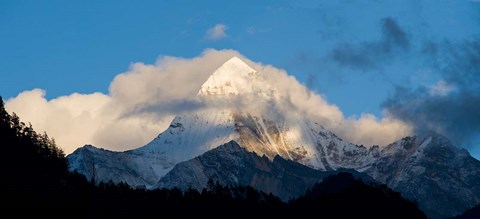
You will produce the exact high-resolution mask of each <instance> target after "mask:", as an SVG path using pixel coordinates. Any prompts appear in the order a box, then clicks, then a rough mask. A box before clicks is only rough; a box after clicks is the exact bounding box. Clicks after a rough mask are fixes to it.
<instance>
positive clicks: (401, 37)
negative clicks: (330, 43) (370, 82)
mask: <svg viewBox="0 0 480 219" xmlns="http://www.w3.org/2000/svg"><path fill="white" fill-rule="evenodd" d="M381 29H382V38H381V39H379V40H378V41H368V42H363V43H359V44H351V43H343V44H339V45H337V46H336V47H335V48H334V49H333V50H332V52H331V54H330V57H331V59H332V60H333V61H335V62H336V63H338V64H339V65H341V66H346V67H350V68H355V69H360V70H364V71H365V70H370V69H373V68H378V67H379V65H380V64H383V63H385V61H389V60H390V59H391V58H392V57H393V56H394V55H395V54H398V52H401V51H408V50H409V48H410V41H409V39H408V36H407V33H406V32H405V31H404V30H402V28H400V26H399V25H398V23H397V22H396V21H395V20H394V19H392V18H389V17H388V18H384V19H382V20H381Z"/></svg>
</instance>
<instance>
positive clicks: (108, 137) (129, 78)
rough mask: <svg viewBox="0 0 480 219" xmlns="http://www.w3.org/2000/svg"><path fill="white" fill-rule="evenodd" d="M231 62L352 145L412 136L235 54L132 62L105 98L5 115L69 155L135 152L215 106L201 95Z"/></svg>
mask: <svg viewBox="0 0 480 219" xmlns="http://www.w3.org/2000/svg"><path fill="white" fill-rule="evenodd" d="M233 56H237V57H240V58H241V59H243V60H244V61H246V62H247V63H248V64H249V65H250V66H251V67H252V68H254V69H256V70H258V71H259V72H261V73H262V74H263V75H265V77H266V78H267V79H268V80H271V81H273V86H275V87H276V89H277V90H278V91H279V93H280V95H282V96H283V97H285V98H286V99H287V100H288V102H289V107H294V108H295V110H298V111H299V112H301V113H302V114H304V115H306V116H308V117H309V118H312V119H313V120H315V121H317V122H319V123H320V124H322V125H323V126H324V127H326V128H327V129H329V130H331V131H333V132H334V133H336V134H337V135H339V136H340V137H342V138H344V139H346V140H349V141H352V142H353V143H357V144H364V145H367V146H368V145H373V144H377V145H385V144H388V143H391V142H392V141H394V140H397V139H398V138H401V137H403V136H405V135H408V134H410V133H411V131H412V128H411V127H410V126H409V125H407V124H406V123H404V122H402V121H401V120H399V119H395V118H394V117H392V116H391V115H390V114H389V113H386V114H385V115H384V117H383V118H376V117H375V116H373V115H371V114H363V115H361V116H360V117H358V118H355V117H348V118H346V117H345V116H344V115H343V113H342V111H341V110H340V109H339V108H338V107H337V106H336V105H334V104H331V103H329V102H328V101H327V100H326V99H325V98H324V97H323V96H322V95H320V94H316V93H313V92H311V91H309V90H308V89H307V88H306V87H305V86H304V85H302V84H301V83H300V82H298V81H297V80H296V79H295V78H294V77H292V76H289V75H288V74H287V72H285V71H284V70H281V69H278V68H275V67H273V66H270V65H264V64H261V63H255V62H253V61H251V60H248V59H247V58H246V57H243V56H242V55H241V54H240V53H239V52H237V51H234V50H220V51H218V50H212V49H208V50H205V51H204V52H203V53H202V54H201V55H200V56H198V57H194V58H191V59H185V58H178V57H170V56H165V57H161V58H159V59H158V61H157V62H156V63H155V64H144V63H134V64H132V65H131V67H130V69H129V70H128V71H126V72H124V73H121V74H119V75H117V76H116V77H115V78H114V79H113V81H112V82H111V84H110V87H109V93H108V94H102V93H93V94H78V93H74V94H71V95H68V96H62V97H57V98H54V99H52V100H47V99H45V91H43V90H40V89H34V90H30V91H25V92H22V93H21V94H19V95H18V96H17V97H15V98H11V99H9V100H7V102H6V108H7V110H8V111H9V112H15V113H17V114H18V115H19V116H20V117H21V118H22V120H24V121H29V122H31V123H32V125H33V126H34V128H35V129H36V130H38V131H46V132H48V134H49V135H51V136H53V137H54V138H55V139H56V141H57V143H58V144H59V145H60V146H61V147H62V148H63V149H64V150H65V152H66V153H71V152H72V151H73V150H75V149H76V148H77V147H80V146H82V145H84V144H92V145H96V146H99V147H103V148H107V149H110V150H116V151H122V150H127V149H132V148H136V147H139V146H142V145H144V144H146V143H147V142H149V141H150V140H152V139H153V138H154V137H155V136H156V135H158V134H159V133H160V132H161V131H163V130H165V129H166V128H167V127H168V125H169V123H170V122H171V120H172V118H173V116H174V115H175V114H182V113H191V112H193V111H195V110H200V109H202V108H205V107H215V106H209V105H208V104H205V103H202V102H199V101H198V99H196V94H197V92H198V91H199V89H200V87H201V85H202V84H203V83H204V82H205V81H206V80H207V78H208V77H209V76H210V75H211V74H212V73H213V72H214V71H215V70H216V69H217V68H218V67H219V66H221V64H223V63H224V62H225V61H226V60H228V59H230V58H231V57H233ZM243 101H244V102H246V103H249V104H252V102H254V101H251V100H249V99H246V98H245V99H244V100H243ZM278 107H279V109H280V108H281V107H282V106H278ZM252 108H255V107H252ZM290 109H291V108H289V110H290Z"/></svg>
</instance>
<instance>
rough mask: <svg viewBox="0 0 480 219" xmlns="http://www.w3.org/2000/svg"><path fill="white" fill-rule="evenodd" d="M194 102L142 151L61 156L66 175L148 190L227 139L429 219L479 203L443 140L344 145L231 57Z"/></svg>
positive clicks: (470, 178) (475, 183) (474, 181)
mask: <svg viewBox="0 0 480 219" xmlns="http://www.w3.org/2000/svg"><path fill="white" fill-rule="evenodd" d="M196 98H197V99H198V101H200V102H202V103H204V105H205V106H206V107H204V108H201V109H198V110H196V111H195V112H191V113H188V114H185V115H178V116H176V117H175V118H174V119H173V121H172V122H171V124H170V126H169V127H168V128H167V130H165V131H164V132H162V133H160V134H159V135H158V136H157V137H156V138H155V139H153V140H152V141H151V142H150V143H148V144H146V145H145V146H143V147H140V148H138V149H134V150H130V151H125V152H112V151H108V150H103V149H98V148H95V147H92V146H85V147H82V148H79V149H77V150H76V151H75V152H74V153H72V154H70V155H69V156H68V157H67V159H68V161H69V163H70V170H71V171H77V172H79V173H81V174H84V175H85V176H87V178H88V179H91V180H94V181H95V182H101V181H103V182H107V181H113V182H117V183H118V182H126V183H128V184H129V185H131V186H134V187H137V186H140V187H146V188H153V187H154V186H155V185H157V183H159V181H160V180H161V179H162V177H164V176H166V174H167V173H169V171H171V170H172V169H173V168H174V167H175V165H177V164H179V163H181V162H184V161H188V160H191V159H193V158H195V157H198V156H200V155H202V154H204V153H205V152H207V151H210V150H212V149H214V148H216V147H218V146H220V145H223V144H225V143H227V142H230V141H235V142H237V143H238V144H239V145H240V146H242V147H243V148H244V149H246V150H247V151H249V152H255V153H256V154H257V155H259V156H265V157H266V158H268V159H269V160H272V161H274V160H275V157H276V156H277V155H279V156H280V157H282V158H284V159H286V160H292V161H295V162H298V163H300V164H303V165H306V166H308V167H311V168H314V169H316V170H320V171H333V170H338V169H343V168H344V169H354V170H356V171H358V172H363V173H367V174H368V175H370V176H371V177H373V178H374V179H375V180H377V181H379V182H381V183H385V184H387V185H388V186H389V187H390V188H392V189H394V190H395V191H398V192H400V193H401V194H402V195H403V196H405V197H407V198H409V199H411V200H415V201H417V202H418V204H419V206H420V208H421V209H422V210H423V211H424V212H426V213H427V215H428V216H430V217H434V218H441V217H450V216H454V215H458V214H461V213H462V212H463V211H465V210H466V209H469V208H471V207H473V206H474V205H476V204H478V203H479V202H480V197H479V194H480V191H479V183H480V179H479V177H480V173H479V170H480V162H479V161H478V160H475V159H474V158H472V157H471V156H470V155H469V154H468V152H467V151H465V150H463V149H460V148H457V147H455V146H454V145H453V144H451V142H449V141H448V139H446V138H444V137H442V136H440V135H438V134H435V133H427V134H424V135H421V136H414V137H406V138H404V139H401V140H399V141H397V142H395V143H393V144H390V145H387V146H384V147H378V146H373V147H369V148H366V147H363V146H358V145H355V144H352V143H349V142H347V141H344V140H342V139H341V138H339V137H337V136H336V135H335V134H334V133H332V132H330V131H328V130H326V129H325V128H324V127H322V126H321V125H320V124H318V123H317V122H315V121H313V120H312V119H311V118H307V117H306V116H305V115H304V114H302V113H301V112H298V111H296V110H294V108H292V107H290V105H289V104H290V103H289V99H288V98H290V97H285V96H282V92H279V90H278V88H277V87H276V86H275V81H274V80H272V79H270V78H269V77H266V75H264V74H262V73H261V72H258V71H256V70H254V69H252V68H251V67H249V66H248V65H247V64H246V63H244V62H243V61H242V60H241V59H239V58H236V57H234V58H232V59H230V60H228V61H227V62H225V63H224V64H223V65H222V66H221V67H219V68H218V69H217V70H216V71H215V72H214V73H213V74H212V75H211V76H210V77H209V79H208V80H207V81H206V82H205V83H204V84H203V85H202V86H201V88H200V89H199V92H198V94H197V96H196ZM182 165H183V164H182ZM179 168H180V167H179ZM218 171H219V170H218ZM165 180H166V179H165ZM179 180H180V179H179ZM185 180H186V179H185ZM224 180H225V181H228V180H232V179H224ZM160 185H161V184H160ZM258 186H260V185H258Z"/></svg>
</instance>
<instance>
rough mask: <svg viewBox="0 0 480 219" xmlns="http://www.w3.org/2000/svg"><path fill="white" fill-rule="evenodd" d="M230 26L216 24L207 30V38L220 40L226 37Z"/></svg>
mask: <svg viewBox="0 0 480 219" xmlns="http://www.w3.org/2000/svg"><path fill="white" fill-rule="evenodd" d="M227 29H228V27H227V26H226V25H225V24H216V25H215V26H213V27H212V28H209V29H208V30H207V33H206V34H207V35H206V38H207V39H209V40H219V39H222V38H225V37H226V36H227V33H226V32H225V31H226V30H227Z"/></svg>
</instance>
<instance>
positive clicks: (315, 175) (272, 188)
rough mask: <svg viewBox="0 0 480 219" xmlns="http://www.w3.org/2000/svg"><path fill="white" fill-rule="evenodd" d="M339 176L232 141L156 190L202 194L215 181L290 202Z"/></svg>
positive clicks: (185, 166)
mask: <svg viewBox="0 0 480 219" xmlns="http://www.w3.org/2000/svg"><path fill="white" fill-rule="evenodd" d="M344 171H349V172H351V173H354V174H355V175H356V176H357V177H359V178H363V180H364V181H366V182H373V179H371V178H370V177H368V176H367V175H364V174H363V175H362V174H360V173H356V172H355V171H353V170H344ZM336 173H337V172H336V171H328V172H325V171H319V170H315V169H312V168H309V167H307V166H304V165H301V164H299V163H296V162H293V161H290V160H285V159H283V158H282V157H280V156H276V157H275V158H274V159H273V161H272V160H269V159H268V158H267V157H266V156H263V157H259V156H258V155H257V154H256V153H253V152H248V151H247V150H245V148H243V147H241V146H240V145H239V144H237V143H236V142H235V141H231V142H229V143H227V144H224V145H221V146H219V147H217V148H215V149H213V150H211V151H208V152H206V153H204V154H203V155H201V156H199V157H196V158H194V159H192V160H189V161H185V162H182V163H179V164H177V165H176V166H175V167H174V168H173V169H172V171H170V172H169V173H168V174H167V175H165V176H164V177H163V178H162V179H161V180H160V182H159V183H158V184H157V185H156V187H157V188H174V187H177V188H180V189H183V190H186V189H189V188H194V189H197V190H202V189H203V188H206V187H207V185H208V181H209V180H212V181H215V182H219V183H220V184H223V185H242V186H246V185H249V186H252V187H254V188H256V189H259V190H261V191H264V192H266V193H272V194H274V195H276V196H279V197H280V198H282V199H283V200H288V199H291V198H295V197H298V196H300V195H303V194H304V193H305V192H306V191H307V189H309V188H311V187H312V186H313V185H314V184H315V183H316V182H319V181H321V180H322V179H323V178H325V177H326V176H330V175H332V174H336Z"/></svg>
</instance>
